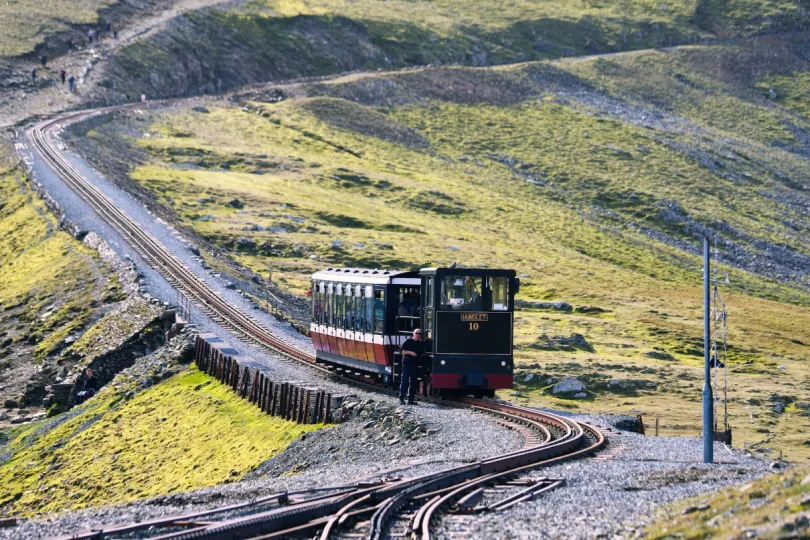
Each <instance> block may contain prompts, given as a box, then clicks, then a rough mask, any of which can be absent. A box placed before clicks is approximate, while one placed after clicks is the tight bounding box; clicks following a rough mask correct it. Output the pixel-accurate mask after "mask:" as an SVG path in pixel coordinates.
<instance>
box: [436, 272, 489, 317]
mask: <svg viewBox="0 0 810 540" xmlns="http://www.w3.org/2000/svg"><path fill="white" fill-rule="evenodd" d="M482 290H483V289H482V279H481V278H480V277H472V276H445V277H443V278H442V291H441V300H440V302H441V306H440V307H441V308H442V309H452V310H457V311H476V310H479V311H480V310H481V308H482V306H481V304H482V301H481V291H482Z"/></svg>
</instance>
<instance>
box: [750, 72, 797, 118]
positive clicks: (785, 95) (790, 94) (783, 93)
mask: <svg viewBox="0 0 810 540" xmlns="http://www.w3.org/2000/svg"><path fill="white" fill-rule="evenodd" d="M758 87H759V88H760V89H761V90H762V92H763V95H767V94H768V93H769V90H770V89H771V88H773V89H774V91H775V92H776V94H777V98H776V102H777V103H779V104H781V105H783V106H784V107H786V108H788V109H790V110H792V111H794V112H796V113H798V114H800V115H801V116H803V117H804V119H805V120H807V121H810V73H807V72H797V73H792V74H790V75H770V76H767V77H765V78H764V79H763V80H762V81H761V82H760V83H759V84H758Z"/></svg>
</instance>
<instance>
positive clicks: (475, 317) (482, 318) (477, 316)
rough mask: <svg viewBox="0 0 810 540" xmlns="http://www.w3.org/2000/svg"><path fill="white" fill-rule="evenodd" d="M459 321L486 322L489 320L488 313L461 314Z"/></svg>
mask: <svg viewBox="0 0 810 540" xmlns="http://www.w3.org/2000/svg"><path fill="white" fill-rule="evenodd" d="M461 320H462V321H463V322H487V321H488V320H489V314H488V313H462V314H461Z"/></svg>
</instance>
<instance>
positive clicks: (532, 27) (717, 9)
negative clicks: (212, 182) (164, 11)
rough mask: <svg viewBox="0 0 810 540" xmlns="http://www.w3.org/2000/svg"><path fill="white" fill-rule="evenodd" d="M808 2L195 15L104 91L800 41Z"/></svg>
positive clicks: (385, 4) (257, 0) (170, 89)
mask: <svg viewBox="0 0 810 540" xmlns="http://www.w3.org/2000/svg"><path fill="white" fill-rule="evenodd" d="M809 6H810V4H808V2H807V0H799V1H796V0H781V1H777V0H735V1H733V2H725V1H723V2H720V1H714V0H700V1H697V0H695V1H687V2H680V1H672V0H666V1H657V2H650V1H648V0H623V1H620V2H592V1H589V0H576V1H572V2H556V1H555V2H552V1H550V0H540V1H529V0H514V1H510V2H499V3H497V4H493V3H492V2H485V1H482V0H474V1H472V2H470V1H465V2H460V1H458V0H437V1H431V2H425V1H382V0H360V1H355V2H345V1H342V0H252V1H249V2H245V3H241V4H238V5H236V6H230V7H228V8H227V9H209V10H203V11H198V12H191V13H187V14H186V15H184V16H183V17H181V18H178V19H177V20H175V21H173V22H172V24H170V25H169V26H168V27H167V28H166V29H165V30H164V31H162V32H160V33H158V34H156V35H154V36H150V37H149V38H147V39H144V40H142V41H140V42H138V43H135V44H133V45H131V46H129V47H126V48H124V49H123V50H122V51H121V52H120V54H118V55H117V56H116V57H114V58H113V59H112V60H111V64H110V66H109V69H108V71H107V75H106V80H105V82H104V86H107V87H109V88H112V89H114V90H115V91H116V92H118V93H120V94H126V95H130V96H134V95H139V94H140V93H141V92H146V93H147V94H148V95H150V96H152V97H157V96H178V95H189V94H197V93H212V92H217V91H222V90H226V89H229V88H234V87H237V86H240V85H243V84H247V83H253V82H259V81H266V80H281V79H290V78H295V77H301V76H314V75H327V74H332V73H338V72H345V71H350V70H368V69H372V68H393V67H402V66H412V65H427V64H463V65H478V66H482V65H494V64H503V63H510V62H520V61H528V60H537V59H542V58H557V57H562V56H579V55H586V54H599V53H609V52H616V51H626V50H634V49H647V48H652V47H660V46H668V45H676V44H683V43H692V42H695V41H699V40H704V39H711V38H727V37H737V36H748V35H754V34H762V33H771V32H777V31H786V30H799V29H804V28H806V27H807V24H808V22H810V12H808V10H807V8H808V7H809Z"/></svg>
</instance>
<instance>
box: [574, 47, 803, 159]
mask: <svg viewBox="0 0 810 540" xmlns="http://www.w3.org/2000/svg"><path fill="white" fill-rule="evenodd" d="M747 46H748V47H751V46H752V45H751V44H749V45H747ZM744 47H746V45H741V46H707V47H686V48H681V49H677V50H675V51H671V52H662V51H643V52H639V53H636V54H628V55H621V56H619V57H613V58H609V59H603V58H600V59H586V60H582V61H572V62H561V63H559V66H560V68H561V69H564V70H566V71H568V72H570V73H571V74H573V75H575V76H577V77H579V78H580V79H582V80H583V81H585V82H587V83H589V84H592V85H594V86H595V87H597V88H600V89H602V90H604V91H606V92H608V93H609V94H611V95H613V96H616V97H618V98H620V99H623V100H632V101H637V102H642V103H650V104H653V105H655V106H657V107H660V108H662V109H664V110H665V111H669V112H671V113H673V114H674V115H676V116H678V117H682V118H686V119H689V120H690V121H692V122H694V123H695V124H697V125H700V126H705V127H707V128H711V129H714V130H717V131H719V132H722V133H727V134H728V135H730V136H737V135H739V134H745V136H746V137H748V138H750V139H752V140H753V141H756V142H759V143H762V144H765V145H768V146H773V145H775V146H784V145H791V144H795V142H796V141H795V140H794V138H793V136H792V134H791V132H790V130H789V129H788V128H787V127H786V126H785V125H784V120H786V119H790V117H789V116H788V115H786V114H785V112H784V111H781V110H779V109H777V108H774V107H773V106H772V105H771V104H770V103H769V102H768V101H767V100H766V99H765V97H766V96H767V89H765V91H764V92H763V91H762V90H755V89H754V88H750V87H746V86H741V85H740V84H739V82H740V81H738V80H729V79H730V78H731V77H733V76H734V74H733V73H730V72H731V71H732V70H734V69H738V70H740V71H743V70H745V69H746V67H745V66H744V65H743V66H740V67H738V68H735V67H734V65H733V64H732V63H731V60H730V58H728V57H732V58H733V57H734V55H737V54H742V52H741V51H742V49H743V48H744ZM780 52H781V51H780ZM712 59H713V60H714V61H715V62H717V64H716V65H712V64H711V61H712ZM721 59H722V60H723V61H720V60H721ZM761 60H764V59H761ZM796 100H797V101H798V100H799V98H796ZM794 122H797V123H798V124H799V125H801V127H803V128H805V129H808V128H810V123H807V122H802V121H800V120H798V119H794Z"/></svg>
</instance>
